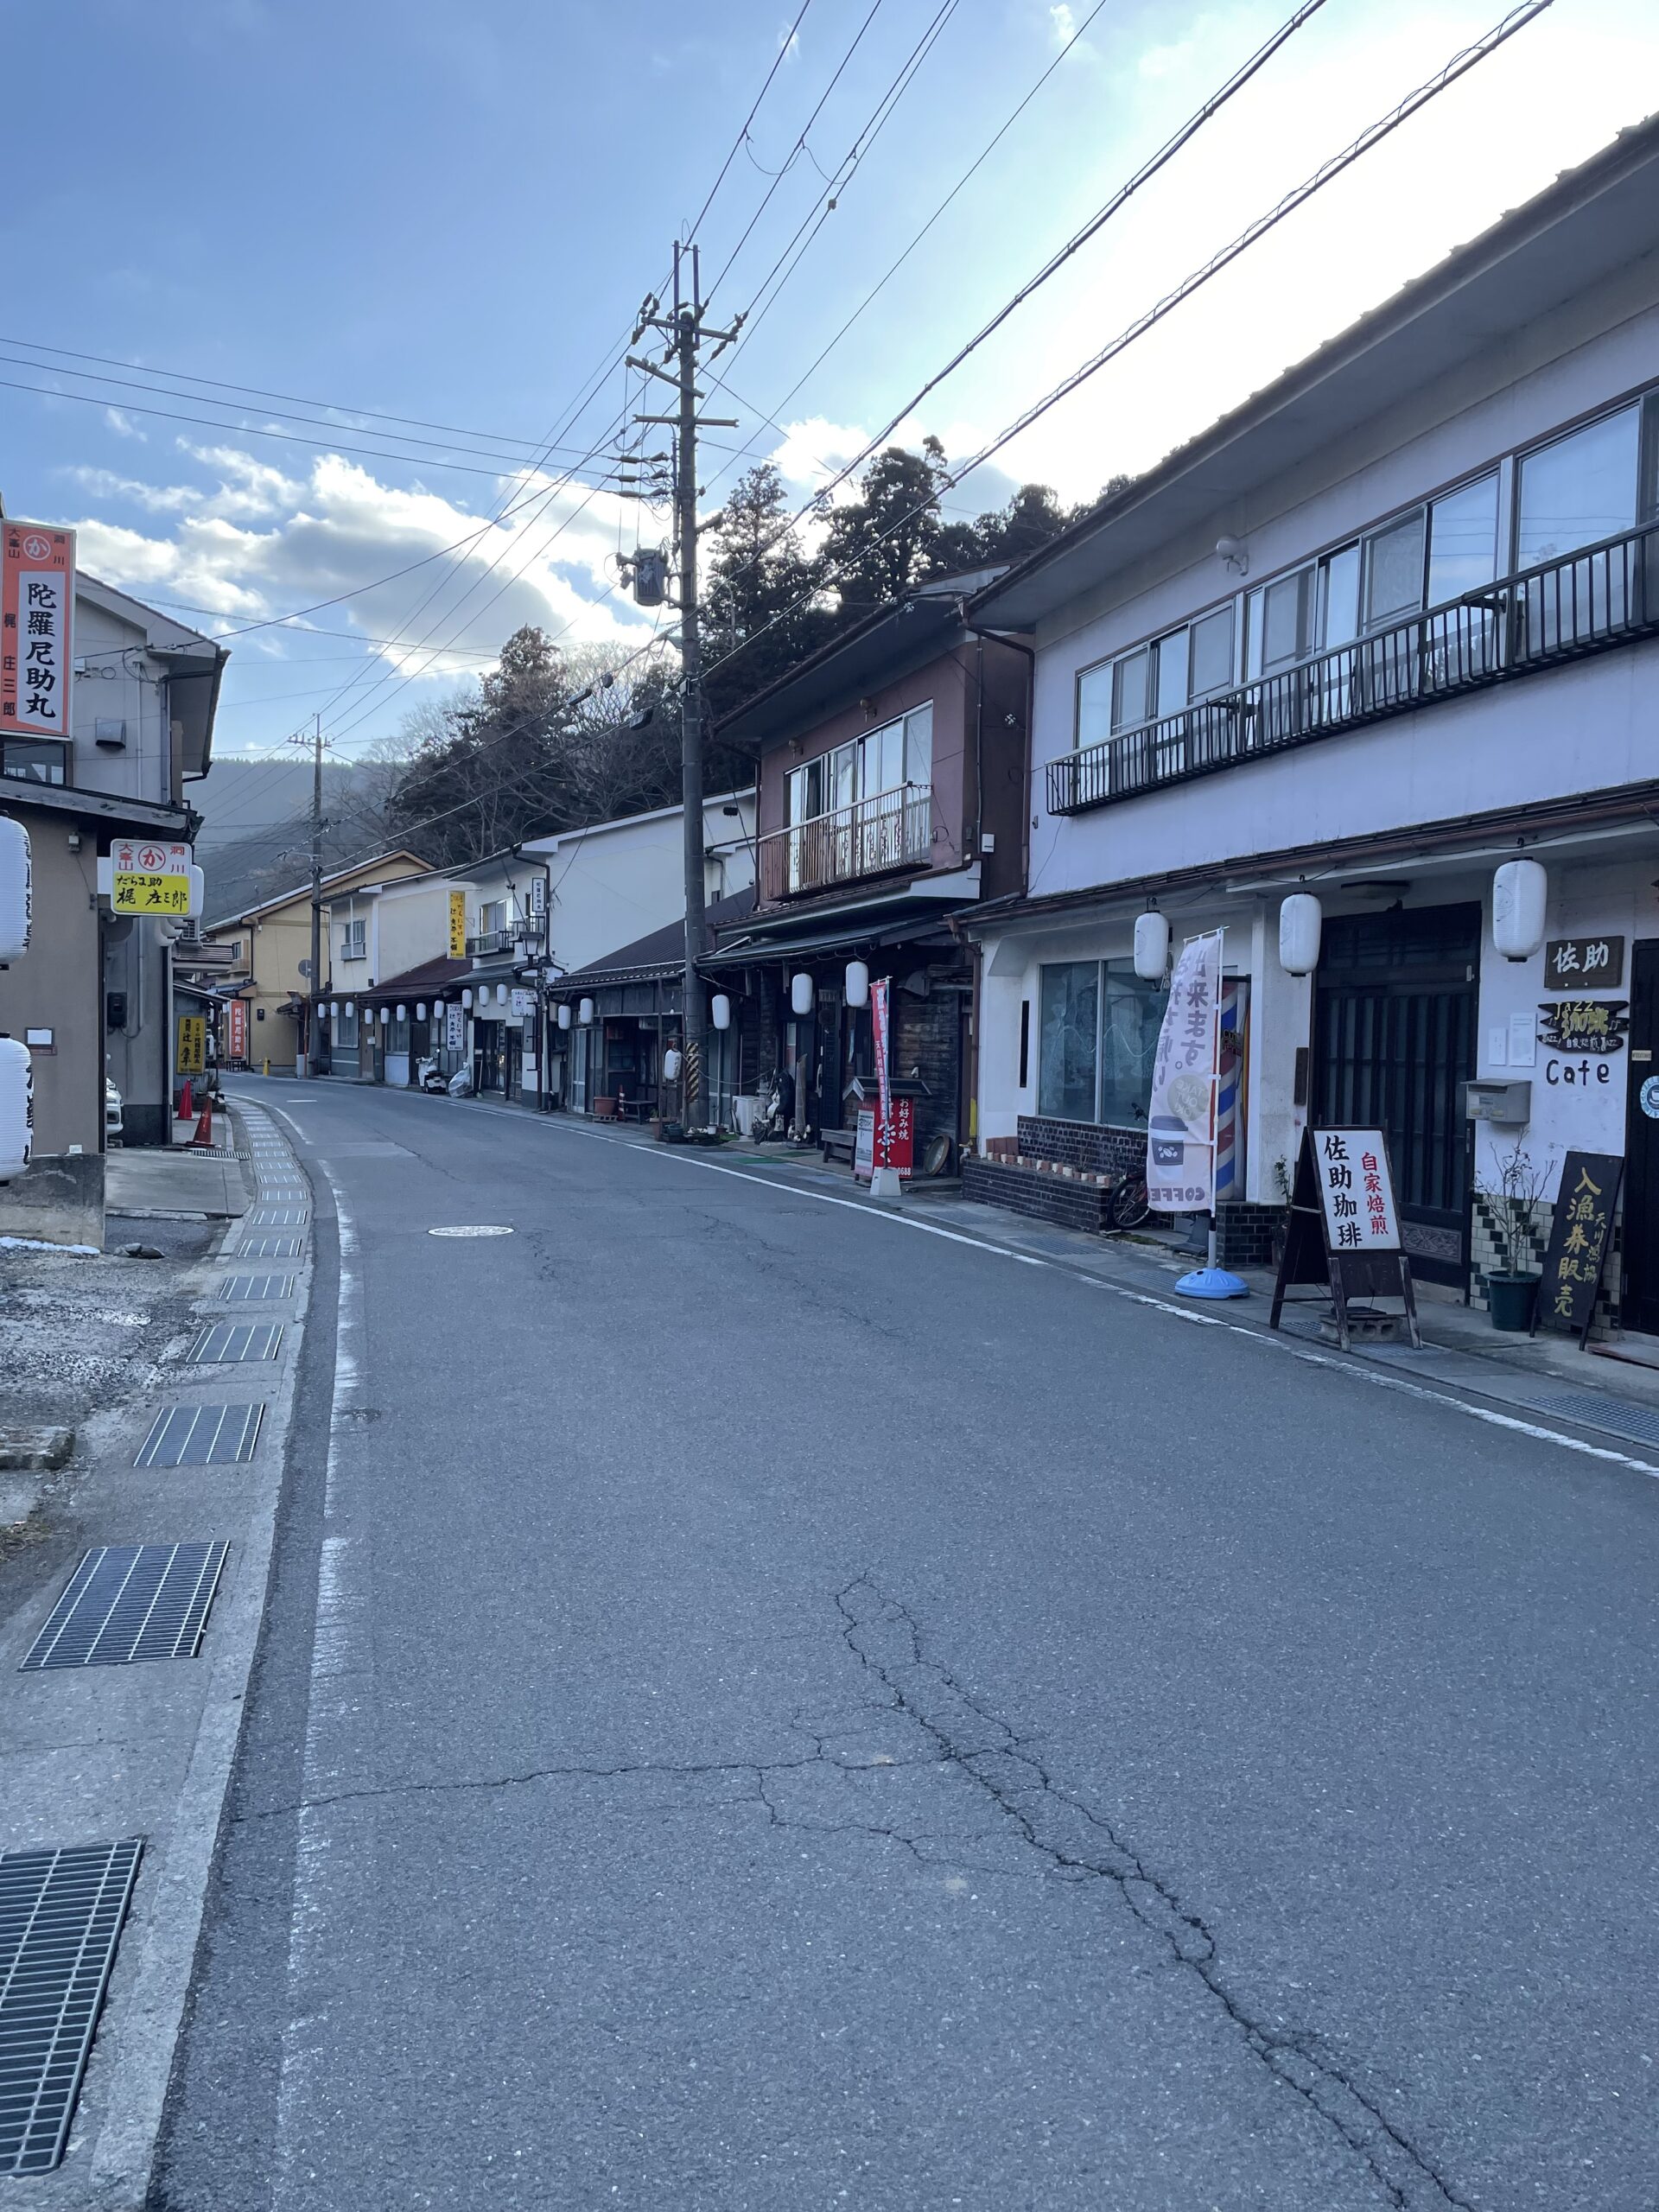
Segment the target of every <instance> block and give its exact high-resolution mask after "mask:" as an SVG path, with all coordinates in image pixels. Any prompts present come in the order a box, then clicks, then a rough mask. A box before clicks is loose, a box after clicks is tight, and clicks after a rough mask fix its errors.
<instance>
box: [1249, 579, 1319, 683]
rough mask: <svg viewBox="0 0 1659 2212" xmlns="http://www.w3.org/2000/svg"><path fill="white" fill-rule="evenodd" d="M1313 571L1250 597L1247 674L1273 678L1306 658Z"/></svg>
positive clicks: (1262, 589)
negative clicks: (1282, 670) (1278, 672)
mask: <svg viewBox="0 0 1659 2212" xmlns="http://www.w3.org/2000/svg"><path fill="white" fill-rule="evenodd" d="M1312 583H1313V569H1297V571H1296V573H1295V574H1294V575H1289V576H1280V577H1277V578H1276V579H1275V580H1274V582H1272V583H1270V584H1264V585H1263V586H1262V588H1261V589H1260V590H1259V591H1253V592H1252V593H1251V594H1250V596H1249V602H1248V606H1249V612H1248V616H1247V623H1246V628H1247V650H1248V653H1249V659H1248V663H1247V673H1248V674H1249V676H1250V677H1252V678H1254V677H1258V676H1272V675H1274V674H1276V672H1277V671H1279V670H1280V669H1281V668H1290V667H1292V666H1294V664H1295V663H1296V662H1297V661H1299V660H1301V659H1302V658H1304V657H1305V656H1306V652H1307V649H1308V643H1309V630H1310V616H1311V607H1310V602H1311V600H1312V598H1313V593H1312V590H1311V586H1312Z"/></svg>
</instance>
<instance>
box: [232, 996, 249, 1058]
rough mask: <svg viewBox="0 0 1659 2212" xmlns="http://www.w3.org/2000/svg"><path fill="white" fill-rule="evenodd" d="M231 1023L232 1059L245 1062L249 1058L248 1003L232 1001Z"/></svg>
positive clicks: (242, 1000)
mask: <svg viewBox="0 0 1659 2212" xmlns="http://www.w3.org/2000/svg"><path fill="white" fill-rule="evenodd" d="M228 1012H229V1014H230V1021H231V1058H232V1059H233V1060H245V1059H246V1058H247V1057H248V1002H247V1001H246V1000H245V999H232V1001H231V1002H230V1006H229V1008H228Z"/></svg>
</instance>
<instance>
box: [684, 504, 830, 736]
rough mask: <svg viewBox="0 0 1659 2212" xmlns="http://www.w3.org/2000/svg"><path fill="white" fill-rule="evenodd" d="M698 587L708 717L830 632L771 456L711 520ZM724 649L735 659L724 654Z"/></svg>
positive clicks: (813, 569)
mask: <svg viewBox="0 0 1659 2212" xmlns="http://www.w3.org/2000/svg"><path fill="white" fill-rule="evenodd" d="M712 547H713V550H712V556H711V558H710V560H709V571H708V577H707V582H706V583H705V586H704V590H703V617H704V636H705V645H704V651H705V654H706V657H707V659H708V662H709V680H708V686H707V691H708V700H709V715H710V719H711V721H718V720H719V719H720V717H721V715H724V714H728V713H729V712H730V711H731V709H733V708H734V707H735V706H738V705H739V704H741V702H742V701H743V700H745V699H747V698H752V697H753V695H754V694H755V693H756V692H757V691H761V690H765V689H766V685H767V684H768V683H772V681H773V680H774V679H775V678H776V677H779V676H782V675H783V674H785V672H786V671H788V670H789V669H791V668H792V667H793V666H795V664H797V663H798V662H799V661H802V660H804V659H805V658H806V656H807V655H808V654H809V653H810V652H815V651H816V650H817V647H818V646H819V645H821V644H822V643H823V639H824V638H825V637H826V636H827V635H828V634H829V615H828V613H826V611H825V609H824V607H823V605H822V604H820V594H819V591H818V585H817V563H816V562H815V561H814V560H813V559H812V558H811V556H810V555H809V554H808V553H806V552H805V551H804V550H803V548H802V546H801V543H800V540H799V538H798V537H797V535H796V533H795V531H793V530H792V529H791V527H790V512H789V498H788V494H787V493H786V492H785V488H784V480H783V478H782V476H781V475H780V474H779V471H778V467H777V465H776V463H775V462H773V461H761V462H760V463H759V464H758V466H756V467H753V468H751V469H749V470H747V472H746V473H745V474H743V475H742V476H741V477H740V478H739V479H738V480H737V482H736V484H735V485H734V486H733V489H732V493H731V496H730V498H729V499H728V500H727V502H726V505H725V506H724V507H723V508H722V509H721V512H720V515H719V518H718V519H717V520H716V522H715V524H714V526H713V531H712ZM728 654H735V656H736V657H735V658H733V659H730V660H728V659H727V658H726V657H727V656H728Z"/></svg>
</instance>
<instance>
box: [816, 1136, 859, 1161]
mask: <svg viewBox="0 0 1659 2212" xmlns="http://www.w3.org/2000/svg"><path fill="white" fill-rule="evenodd" d="M818 1142H819V1143H820V1144H821V1145H822V1146H823V1164H824V1166H826V1167H827V1166H829V1162H830V1161H831V1160H845V1161H846V1163H847V1165H848V1166H849V1167H850V1166H852V1164H853V1147H854V1146H855V1144H856V1143H857V1142H858V1132H857V1131H856V1130H855V1129H820V1130H819V1131H818Z"/></svg>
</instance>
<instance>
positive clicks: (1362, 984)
mask: <svg viewBox="0 0 1659 2212" xmlns="http://www.w3.org/2000/svg"><path fill="white" fill-rule="evenodd" d="M1479 970H1480V908H1479V907H1478V906H1473V905H1471V906H1419V907H1415V908H1412V909H1410V910H1408V909H1406V908H1403V907H1397V908H1395V909H1393V910H1391V911H1390V912H1388V913H1385V914H1343V915H1338V916H1334V917H1332V918H1331V919H1329V920H1328V921H1327V922H1326V923H1325V939H1324V944H1323V946H1322V949H1321V950H1320V954H1319V973H1318V976H1317V977H1316V979H1315V981H1316V990H1315V995H1314V1013H1313V1071H1312V1072H1313V1081H1312V1084H1311V1085H1310V1096H1309V1104H1310V1109H1311V1112H1312V1117H1313V1123H1314V1125H1315V1127H1317V1128H1328V1127H1330V1126H1331V1125H1332V1123H1341V1122H1351V1123H1354V1124H1356V1125H1357V1126H1358V1127H1359V1128H1381V1129H1382V1130H1383V1132H1384V1134H1385V1135H1387V1137H1388V1140H1389V1158H1390V1160H1391V1161H1392V1163H1393V1166H1394V1183H1395V1195H1396V1198H1397V1199H1398V1202H1399V1207H1400V1220H1401V1233H1402V1239H1403V1242H1404V1243H1405V1247H1406V1250H1407V1252H1408V1254H1409V1255H1410V1258H1411V1264H1412V1269H1413V1272H1414V1274H1419V1275H1421V1276H1423V1277H1424V1278H1426V1279H1427V1281H1430V1282H1442V1283H1449V1284H1451V1285H1452V1286H1453V1287H1455V1288H1457V1289H1459V1290H1461V1289H1462V1288H1463V1287H1465V1284H1466V1282H1467V1281H1468V1275H1469V1185H1470V1176H1469V1154H1470V1145H1469V1125H1468V1124H1467V1123H1466V1122H1465V1120H1464V1116H1463V1086H1464V1084H1465V1082H1466V1081H1467V1080H1468V1079H1469V1078H1470V1077H1471V1076H1472V1075H1473V1074H1474V1072H1475V1015H1476V1002H1477V993H1478V988H1479V986H1478V976H1479Z"/></svg>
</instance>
